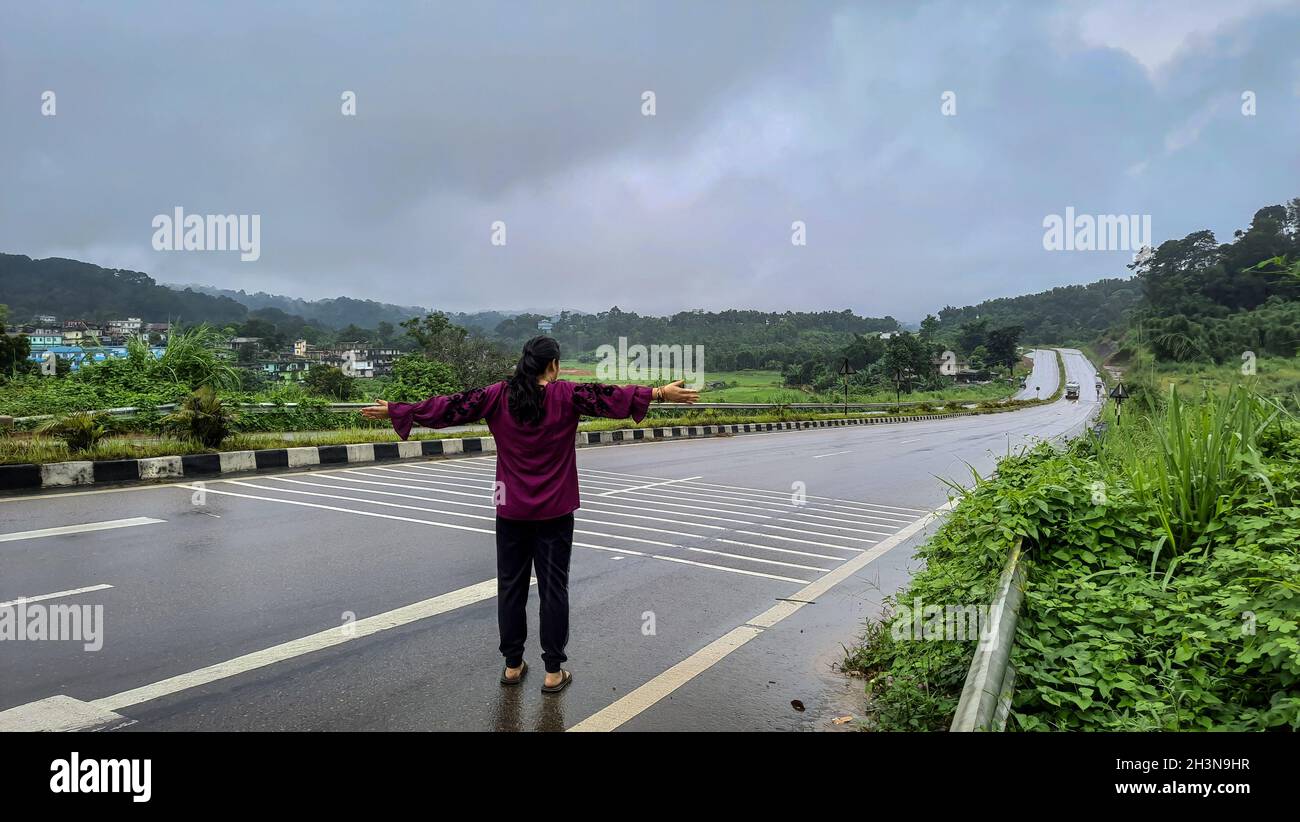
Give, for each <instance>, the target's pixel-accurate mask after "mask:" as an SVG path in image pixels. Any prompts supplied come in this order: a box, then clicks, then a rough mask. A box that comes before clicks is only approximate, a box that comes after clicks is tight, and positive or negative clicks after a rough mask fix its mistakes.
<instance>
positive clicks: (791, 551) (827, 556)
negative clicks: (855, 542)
mask: <svg viewBox="0 0 1300 822" xmlns="http://www.w3.org/2000/svg"><path fill="white" fill-rule="evenodd" d="M717 541H718V542H725V543H726V544H728V545H740V546H743V547H745V548H758V549H760V550H763V551H775V552H777V553H779V554H793V555H795V556H800V557H812V558H813V559H833V560H835V561H836V562H840V561H841V560H843V559H844V557H837V556H832V555H830V554H814V553H813V552H811V551H796V550H795V549H793V548H777V547H776V546H774V545H759V544H758V543H757V542H741V541H740V540H737V539H725V538H723V537H718V538H717ZM845 550H846V551H855V552H860V551H861V550H862V549H861V548H846V549H845Z"/></svg>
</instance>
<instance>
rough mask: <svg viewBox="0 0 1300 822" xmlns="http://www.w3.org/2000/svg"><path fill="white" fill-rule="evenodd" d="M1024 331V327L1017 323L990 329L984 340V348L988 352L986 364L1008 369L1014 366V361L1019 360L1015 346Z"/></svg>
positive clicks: (1018, 353)
mask: <svg viewBox="0 0 1300 822" xmlns="http://www.w3.org/2000/svg"><path fill="white" fill-rule="evenodd" d="M1024 333H1025V329H1024V328H1023V327H1022V326H1019V325H1009V326H1006V327H1005V328H994V329H992V330H990V331H989V333H988V336H987V337H986V338H985V342H984V348H985V350H986V351H987V352H988V359H987V362H988V364H989V365H994V366H1000V367H1002V368H1005V369H1007V370H1008V371H1010V370H1011V369H1013V368H1015V365H1016V362H1018V361H1019V360H1020V352H1018V351H1017V350H1016V346H1017V345H1019V343H1020V335H1022V334H1024Z"/></svg>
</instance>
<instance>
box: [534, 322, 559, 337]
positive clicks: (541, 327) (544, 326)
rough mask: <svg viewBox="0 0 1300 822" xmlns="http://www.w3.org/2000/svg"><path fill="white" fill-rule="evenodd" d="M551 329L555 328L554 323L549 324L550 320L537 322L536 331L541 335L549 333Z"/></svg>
mask: <svg viewBox="0 0 1300 822" xmlns="http://www.w3.org/2000/svg"><path fill="white" fill-rule="evenodd" d="M553 328H555V323H553V322H551V321H550V320H538V321H537V330H538V331H540V332H542V333H543V334H549V333H551V329H553Z"/></svg>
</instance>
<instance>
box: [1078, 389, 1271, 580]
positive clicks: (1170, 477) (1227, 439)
mask: <svg viewBox="0 0 1300 822" xmlns="http://www.w3.org/2000/svg"><path fill="white" fill-rule="evenodd" d="M1280 412H1281V408H1280V406H1279V405H1277V404H1276V403H1274V402H1272V401H1269V400H1266V399H1263V398H1261V397H1259V396H1258V395H1257V394H1255V393H1254V392H1253V391H1252V390H1251V389H1250V388H1248V387H1246V386H1244V385H1235V386H1233V387H1231V388H1230V389H1229V390H1228V391H1227V392H1226V393H1224V394H1222V395H1217V396H1216V395H1211V394H1208V393H1207V394H1205V395H1204V396H1203V397H1202V398H1201V400H1200V401H1199V402H1192V403H1189V402H1187V401H1185V400H1184V399H1183V398H1182V397H1181V396H1180V394H1179V392H1178V389H1177V388H1176V387H1172V386H1171V387H1170V389H1169V394H1168V396H1167V398H1166V400H1165V402H1164V403H1162V404H1161V405H1160V406H1159V407H1158V408H1156V409H1155V410H1153V411H1151V412H1150V413H1148V414H1146V415H1142V416H1133V417H1129V418H1128V419H1130V420H1132V422H1131V423H1130V425H1129V426H1128V427H1127V428H1122V427H1121V428H1115V429H1112V430H1111V431H1108V432H1107V437H1106V440H1105V445H1104V449H1103V452H1104V456H1105V457H1106V458H1107V461H1108V462H1109V463H1110V464H1112V465H1113V466H1117V467H1118V468H1119V469H1120V470H1121V472H1122V474H1123V477H1124V478H1125V479H1127V480H1128V482H1129V484H1130V485H1131V487H1132V489H1133V492H1134V495H1135V497H1136V498H1137V500H1138V501H1139V502H1141V503H1143V504H1144V505H1145V506H1148V507H1149V509H1150V510H1152V511H1155V512H1156V514H1157V516H1158V517H1159V521H1160V526H1161V532H1162V540H1161V543H1160V544H1159V545H1157V546H1156V548H1155V550H1154V552H1153V555H1152V558H1151V565H1152V568H1153V569H1154V568H1155V567H1156V565H1157V563H1158V562H1159V559H1160V556H1161V555H1162V554H1163V553H1165V549H1166V548H1167V549H1168V553H1169V555H1170V556H1171V557H1173V558H1174V564H1175V565H1176V558H1177V557H1179V556H1181V555H1183V554H1185V553H1186V552H1188V551H1190V550H1193V549H1194V548H1195V547H1196V546H1197V544H1198V543H1204V544H1208V539H1205V537H1206V536H1207V535H1209V534H1212V533H1213V531H1215V530H1216V529H1217V528H1218V527H1219V525H1220V523H1221V520H1222V518H1223V516H1224V515H1225V514H1226V513H1228V512H1229V511H1231V510H1232V509H1233V508H1234V507H1236V506H1237V505H1238V504H1240V503H1241V502H1242V501H1243V500H1245V499H1246V498H1248V497H1250V496H1252V495H1255V494H1258V493H1260V492H1271V490H1272V489H1271V488H1270V486H1269V480H1268V476H1267V474H1266V472H1265V470H1264V467H1263V465H1262V462H1261V453H1260V448H1259V440H1260V435H1261V434H1262V433H1263V432H1264V430H1265V429H1266V428H1267V427H1268V426H1269V424H1270V423H1272V422H1273V421H1274V419H1275V418H1276V417H1277V415H1278V414H1279V413H1280ZM1170 573H1172V566H1171V568H1170Z"/></svg>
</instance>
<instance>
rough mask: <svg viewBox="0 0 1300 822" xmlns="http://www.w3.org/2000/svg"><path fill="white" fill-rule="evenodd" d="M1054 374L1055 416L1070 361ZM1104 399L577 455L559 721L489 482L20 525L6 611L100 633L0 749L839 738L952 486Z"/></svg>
mask: <svg viewBox="0 0 1300 822" xmlns="http://www.w3.org/2000/svg"><path fill="white" fill-rule="evenodd" d="M1065 357H1066V368H1067V378H1068V379H1077V380H1078V381H1079V382H1080V383H1082V384H1084V385H1088V386H1090V385H1092V382H1093V370H1092V367H1091V365H1090V364H1089V363H1088V362H1087V360H1086V359H1085V358H1084V357H1083V356H1082V355H1080V354H1078V352H1072V351H1066V352H1065ZM1035 367H1036V371H1035V374H1034V377H1033V378H1032V379H1031V382H1030V385H1031V387H1032V386H1033V385H1034V384H1038V385H1039V386H1041V388H1042V389H1043V395H1044V396H1046V395H1048V394H1050V393H1051V392H1052V391H1054V390H1055V386H1056V380H1057V374H1056V365H1055V360H1054V357H1052V356H1050V352H1048V354H1047V355H1044V356H1041V357H1036V358H1035ZM1049 386H1050V388H1049ZM1083 394H1084V398H1083V400H1081V401H1079V402H1069V401H1065V400H1061V401H1059V402H1055V403H1052V404H1050V405H1046V406H1040V407H1034V408H1028V409H1023V410H1020V411H1015V412H1009V413H1003V414H994V415H987V416H976V417H967V418H960V419H951V420H936V421H931V422H924V423H910V424H906V425H896V426H874V427H869V428H843V429H820V430H810V431H797V432H783V433H772V434H760V435H748V436H736V437H730V438H717V439H708V440H696V441H677V442H673V441H660V442H653V443H644V444H629V445H622V446H607V447H601V448H592V449H583V450H580V451H579V458H578V463H579V468H580V476H581V483H582V489H583V508H582V510H581V511H580V512H579V514H578V522H577V531H578V533H577V534H576V537H575V540H576V542H577V544H578V545H577V547H575V549H574V556H573V569H572V577H571V583H570V587H571V599H572V611H573V614H572V633H571V638H570V645H569V656H570V661H569V663H568V665H567V667H569V668H570V669H571V670H572V671H573V672H574V675H575V679H574V684H573V685H572V686H571V687H570V688H569V689H568V690H567V691H566V692H565V693H564V694H562V695H559V696H544V695H542V694H540V693H539V692H538V691H537V687H538V686H539V685H540V681H541V675H540V671H541V669H542V666H541V664H540V659H539V654H540V650H539V649H538V648H537V646H536V640H535V638H536V636H537V630H536V622H535V619H536V597H533V599H532V601H531V602H530V619H531V620H533V622H532V624H531V625H530V645H529V649H528V658H529V661H530V664H531V666H532V668H533V672H532V673H531V674H530V681H528V682H527V683H526V684H525V686H524V687H522V688H514V689H504V688H501V687H500V686H499V685H498V684H497V681H496V679H497V674H498V672H499V669H500V666H501V658H500V656H499V655H498V653H497V650H496V645H497V636H496V611H495V608H496V602H495V598H494V590H495V589H494V582H493V580H494V574H495V569H494V548H493V544H494V543H493V537H492V514H493V511H492V507H491V501H490V493H491V479H492V470H493V466H492V459H493V458H492V457H491V456H485V457H480V458H471V459H449V460H433V461H428V462H418V463H403V464H397V465H386V466H374V467H356V468H343V469H337V468H336V469H324V470H314V471H308V472H302V473H296V474H288V473H286V474H276V475H268V476H257V477H250V478H246V479H234V480H221V481H212V482H208V483H206V484H204V485H203V486H202V487H200V488H195V487H193V485H192V484H190V483H176V484H170V485H154V486H145V487H138V488H129V489H119V490H109V491H90V492H75V493H63V494H47V495H44V496H40V497H23V498H9V499H4V500H0V571H2V572H0V603H6V602H10V601H13V600H17V599H18V598H20V597H26V598H28V599H29V600H32V599H33V598H36V597H42V596H47V595H54V596H50V597H49V598H47V599H44V600H42V601H41V603H40V604H42V605H46V606H48V605H55V604H77V605H89V606H95V605H101V606H102V613H103V645H102V648H100V649H99V650H96V651H87V650H85V649H84V647H83V643H81V642H72V641H30V640H29V641H23V642H17V641H7V642H0V668H2V669H3V670H4V672H5V675H4V677H3V678H2V679H0V710H3V709H9V708H18V710H17V711H9V712H7V713H0V729H5V728H8V727H14V723H15V722H18V721H20V720H23V721H29V722H30V721H31V719H30V717H31V716H32V715H33V714H32V710H33V703H37V702H39V701H41V700H46V699H48V698H50V697H54V696H57V695H63V696H66V697H70V698H71V699H68V700H62V701H60V702H59V703H58V704H54V705H51V704H50V703H42V705H41V707H48V708H49V711H48V712H47V715H49V716H54V717H55V720H51V721H57V720H59V719H67V720H68V721H70V722H71V721H72V720H70V719H68V717H69V716H75V715H77V712H78V711H85V712H88V713H89V714H91V715H92V716H93V715H101V714H105V713H106V712H115V713H116V714H119V715H120V716H122V717H124V718H125V719H124V720H122V721H121V722H120V723H118V724H122V725H123V727H122V729H123V730H126V731H130V730H139V729H143V730H239V729H258V730H281V729H282V730H443V729H457V730H561V729H571V728H575V726H576V728H577V729H580V730H614V729H625V730H673V729H719V730H724V729H725V730H732V729H734V730H748V729H782V730H798V729H830V728H832V727H835V726H833V725H832V723H831V722H830V719H831V718H832V717H834V716H841V715H851V714H853V713H854V710H855V707H856V700H857V698H858V697H857V692H858V691H859V690H860V688H859V685H858V684H856V683H853V682H851V681H848V680H846V679H844V678H842V677H840V676H839V675H838V674H836V673H835V672H834V671H833V663H834V662H835V661H836V660H837V659H838V657H839V655H840V653H841V652H842V649H841V646H842V645H843V644H845V643H848V642H851V641H852V640H853V639H854V637H855V636H856V635H857V633H858V631H859V630H860V626H861V623H862V620H863V619H864V618H866V617H868V616H871V615H874V614H875V613H876V612H877V610H878V607H879V602H880V599H881V597H883V596H884V595H886V594H888V593H891V592H892V591H894V590H896V589H897V588H898V587H899V586H900V585H902V584H903V583H904V582H905V581H906V579H907V577H908V574H909V573H910V571H911V570H912V567H913V565H914V563H913V560H912V551H913V550H914V548H915V546H916V544H918V542H919V541H921V540H922V539H924V536H925V534H926V533H927V531H928V529H930V528H932V527H933V523H931V522H927V521H926V516H927V512H929V511H931V510H933V509H935V508H938V507H939V506H942V505H943V504H944V503H945V502H946V501H947V497H948V494H947V489H946V487H945V486H944V485H943V483H941V482H940V480H939V478H940V477H951V478H953V479H956V480H958V481H968V480H969V469H968V468H967V464H969V465H972V466H974V467H975V468H977V469H979V470H981V471H983V472H987V471H988V470H990V469H991V468H992V467H993V465H994V463H995V460H996V458H997V457H999V456H1002V455H1004V454H1006V453H1007V452H1008V451H1009V450H1011V449H1015V448H1019V447H1021V446H1022V445H1024V444H1026V443H1028V442H1030V441H1032V440H1035V439H1040V438H1058V437H1065V436H1071V435H1075V434H1077V433H1079V432H1080V431H1081V430H1082V429H1083V427H1084V426H1085V425H1086V423H1087V420H1088V418H1089V417H1090V416H1091V415H1092V414H1093V413H1095V411H1096V401H1095V399H1093V398H1092V397H1091V396H1090V395H1091V394H1092V392H1090V391H1085V392H1083ZM88 524H93V525H94V527H96V528H98V530H85V531H78V532H74V533H59V532H56V533H39V532H41V531H42V530H43V529H61V528H69V527H71V528H73V529H77V528H85V527H86V526H87V525H88ZM33 532H38V533H33ZM97 586H107V587H97ZM87 589H90V590H87ZM796 699H797V700H799V701H801V702H802V703H803V705H804V707H805V710H803V711H798V710H795V708H794V707H792V705H791V700H796ZM43 716H45V715H43ZM41 721H45V720H41Z"/></svg>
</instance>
